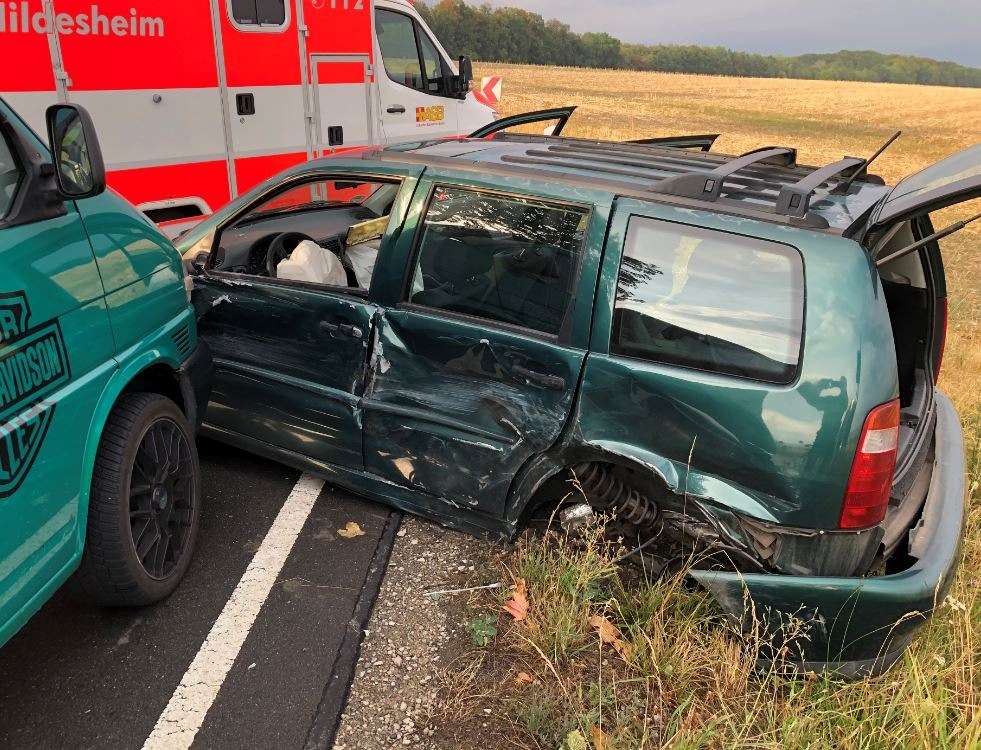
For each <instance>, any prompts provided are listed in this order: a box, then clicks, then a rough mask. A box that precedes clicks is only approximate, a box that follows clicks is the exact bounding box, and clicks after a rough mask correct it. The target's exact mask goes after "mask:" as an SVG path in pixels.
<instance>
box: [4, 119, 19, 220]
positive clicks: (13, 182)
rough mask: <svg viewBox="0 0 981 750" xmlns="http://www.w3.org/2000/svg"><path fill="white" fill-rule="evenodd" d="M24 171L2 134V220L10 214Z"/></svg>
mask: <svg viewBox="0 0 981 750" xmlns="http://www.w3.org/2000/svg"><path fill="white" fill-rule="evenodd" d="M23 176H24V170H23V169H21V167H20V164H18V163H17V159H16V158H15V157H14V152H13V149H11V148H10V144H9V143H7V139H6V137H5V136H4V135H3V134H2V133H0V219H2V218H3V217H5V216H6V215H7V214H8V213H9V212H10V207H11V206H12V205H13V203H14V196H15V195H17V186H18V185H19V184H20V181H21V178H22V177H23Z"/></svg>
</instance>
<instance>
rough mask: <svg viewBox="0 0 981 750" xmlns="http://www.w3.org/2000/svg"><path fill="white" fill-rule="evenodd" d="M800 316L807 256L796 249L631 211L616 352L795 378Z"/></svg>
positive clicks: (774, 379)
mask: <svg viewBox="0 0 981 750" xmlns="http://www.w3.org/2000/svg"><path fill="white" fill-rule="evenodd" d="M803 320H804V271H803V262H802V260H801V257H800V254H799V253H798V252H797V251H796V250H795V249H794V248H791V247H788V246H786V245H781V244H778V243H775V242H767V241H765V240H758V239H753V238H749V237H741V236H739V235H734V234H728V233H725V232H716V231H712V230H707V229H698V228H695V227H689V226H682V225H679V224H672V223H668V222H662V221H657V220H654V219H648V218H644V217H639V216H634V217H632V218H631V219H630V224H629V226H628V229H627V239H626V242H625V244H624V249H623V260H622V262H621V265H620V276H619V281H618V284H617V295H616V302H615V306H614V315H613V334H612V340H611V342H610V352H611V353H612V354H619V355H622V356H625V357H634V358H638V359H647V360H651V361H653V362H663V363H665V364H669V365H677V366H680V367H688V368H692V369H696V370H706V371H708V372H715V373H721V374H725V375H735V376H737V377H744V378H751V379H754V380H762V381H766V382H770V383H789V382H791V381H792V380H793V379H794V377H795V375H796V372H797V365H798V362H799V358H800V347H801V335H802V330H803Z"/></svg>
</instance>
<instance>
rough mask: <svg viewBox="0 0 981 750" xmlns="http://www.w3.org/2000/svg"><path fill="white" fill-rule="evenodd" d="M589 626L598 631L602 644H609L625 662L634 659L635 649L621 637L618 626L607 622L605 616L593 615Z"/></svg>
mask: <svg viewBox="0 0 981 750" xmlns="http://www.w3.org/2000/svg"><path fill="white" fill-rule="evenodd" d="M589 624H590V625H592V626H593V628H594V629H595V630H596V633H597V635H599V637H600V641H601V642H602V643H608V644H610V645H611V646H613V649H614V650H615V651H616V652H617V653H618V654H620V657H621V658H622V659H623V660H624V661H630V660H631V658H632V657H633V647H632V646H631V645H630V644H629V643H628V642H627V641H625V640H623V638H622V637H621V635H620V631H619V630H618V629H617V626H616V625H614V624H613V623H612V622H610V621H609V620H607V619H606V618H605V617H603V615H593V616H592V617H590V618H589Z"/></svg>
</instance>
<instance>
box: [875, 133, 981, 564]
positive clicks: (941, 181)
mask: <svg viewBox="0 0 981 750" xmlns="http://www.w3.org/2000/svg"><path fill="white" fill-rule="evenodd" d="M979 197H981V145H978V146H972V147H971V148H969V149H966V150H964V151H961V152H959V153H957V154H954V155H953V156H950V157H948V158H946V159H944V160H942V161H939V162H937V163H936V164H934V165H932V166H930V167H927V168H926V169H924V170H922V171H920V172H917V173H916V174H913V175H911V176H909V177H907V178H906V179H904V180H902V181H901V182H900V183H899V184H897V185H896V187H894V188H893V189H892V190H891V191H890V192H889V193H888V194H887V195H886V196H885V198H883V200H882V201H881V203H880V204H879V205H878V206H877V207H876V208H875V209H874V210H873V212H872V213H871V216H870V218H869V220H868V222H867V224H866V225H865V227H864V228H863V229H861V230H860V231H859V232H857V233H856V235H857V236H856V239H859V240H860V241H862V242H863V244H864V245H865V246H866V248H868V250H869V252H870V254H871V256H872V259H873V260H874V261H875V264H876V267H877V269H878V271H879V276H880V279H881V281H882V288H883V291H884V293H885V298H886V304H887V306H888V309H889V316H890V320H891V323H892V330H893V339H894V342H895V349H896V363H897V366H898V372H899V391H900V394H899V395H900V436H899V450H898V455H897V460H896V472H895V477H894V483H893V489H892V495H891V499H890V506H889V510H888V512H887V515H886V522H885V526H886V532H885V537H884V539H883V546H884V551H885V556H886V557H887V558H888V557H889V556H890V555H891V554H892V552H893V551H894V550H896V549H897V548H898V546H899V543H900V542H901V541H902V540H903V539H904V538H905V536H906V532H907V530H908V529H909V528H910V525H911V524H912V523H913V522H914V521H915V519H916V517H917V514H918V513H919V512H920V509H921V507H922V505H923V501H924V499H925V497H926V493H927V489H928V487H929V483H930V477H931V466H932V456H933V433H934V426H935V423H936V415H935V400H934V387H935V384H936V381H937V376H938V375H939V370H940V364H941V361H942V358H943V348H944V343H945V340H946V328H947V287H946V282H945V278H944V267H943V257H942V250H941V241H942V240H945V238H947V237H950V236H951V235H952V234H954V233H956V232H958V231H960V230H961V229H963V228H964V227H966V226H967V225H968V224H970V223H972V222H974V221H977V220H978V219H981V213H978V210H979V209H981V207H979V206H974V205H960V204H968V202H970V201H972V200H974V199H977V198H979ZM945 208H950V209H951V211H949V212H945V215H944V216H942V217H938V216H936V215H935V213H936V212H937V211H940V210H942V209H945ZM932 215H933V216H932ZM935 221H936V223H937V225H938V226H939V228H937V227H936V226H935V223H934V222H935Z"/></svg>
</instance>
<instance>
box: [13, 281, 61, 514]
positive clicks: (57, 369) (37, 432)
mask: <svg viewBox="0 0 981 750" xmlns="http://www.w3.org/2000/svg"><path fill="white" fill-rule="evenodd" d="M30 322H31V309H30V306H29V305H28V302H27V296H26V295H25V294H24V293H23V292H12V293H11V292H8V293H0V499H2V498H5V497H8V496H9V495H12V494H13V493H14V492H15V491H16V490H17V488H18V487H20V485H21V483H22V482H23V481H24V477H25V476H27V472H28V471H29V470H30V468H31V465H32V464H33V463H34V460H35V459H36V458H37V455H38V451H39V450H40V447H41V443H42V442H43V441H44V436H45V435H46V434H47V432H48V427H49V426H50V425H51V419H52V417H53V415H54V408H55V405H54V403H52V402H48V401H45V400H44V399H45V397H47V396H48V395H50V394H51V393H53V392H54V391H55V390H57V389H58V388H59V387H60V386H62V385H64V384H65V383H67V382H69V381H70V380H71V370H70V366H69V362H68V356H67V353H66V351H65V342H64V339H63V338H62V335H61V328H60V327H59V325H58V322H57V321H49V322H47V323H41V324H40V325H37V326H34V327H30Z"/></svg>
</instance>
